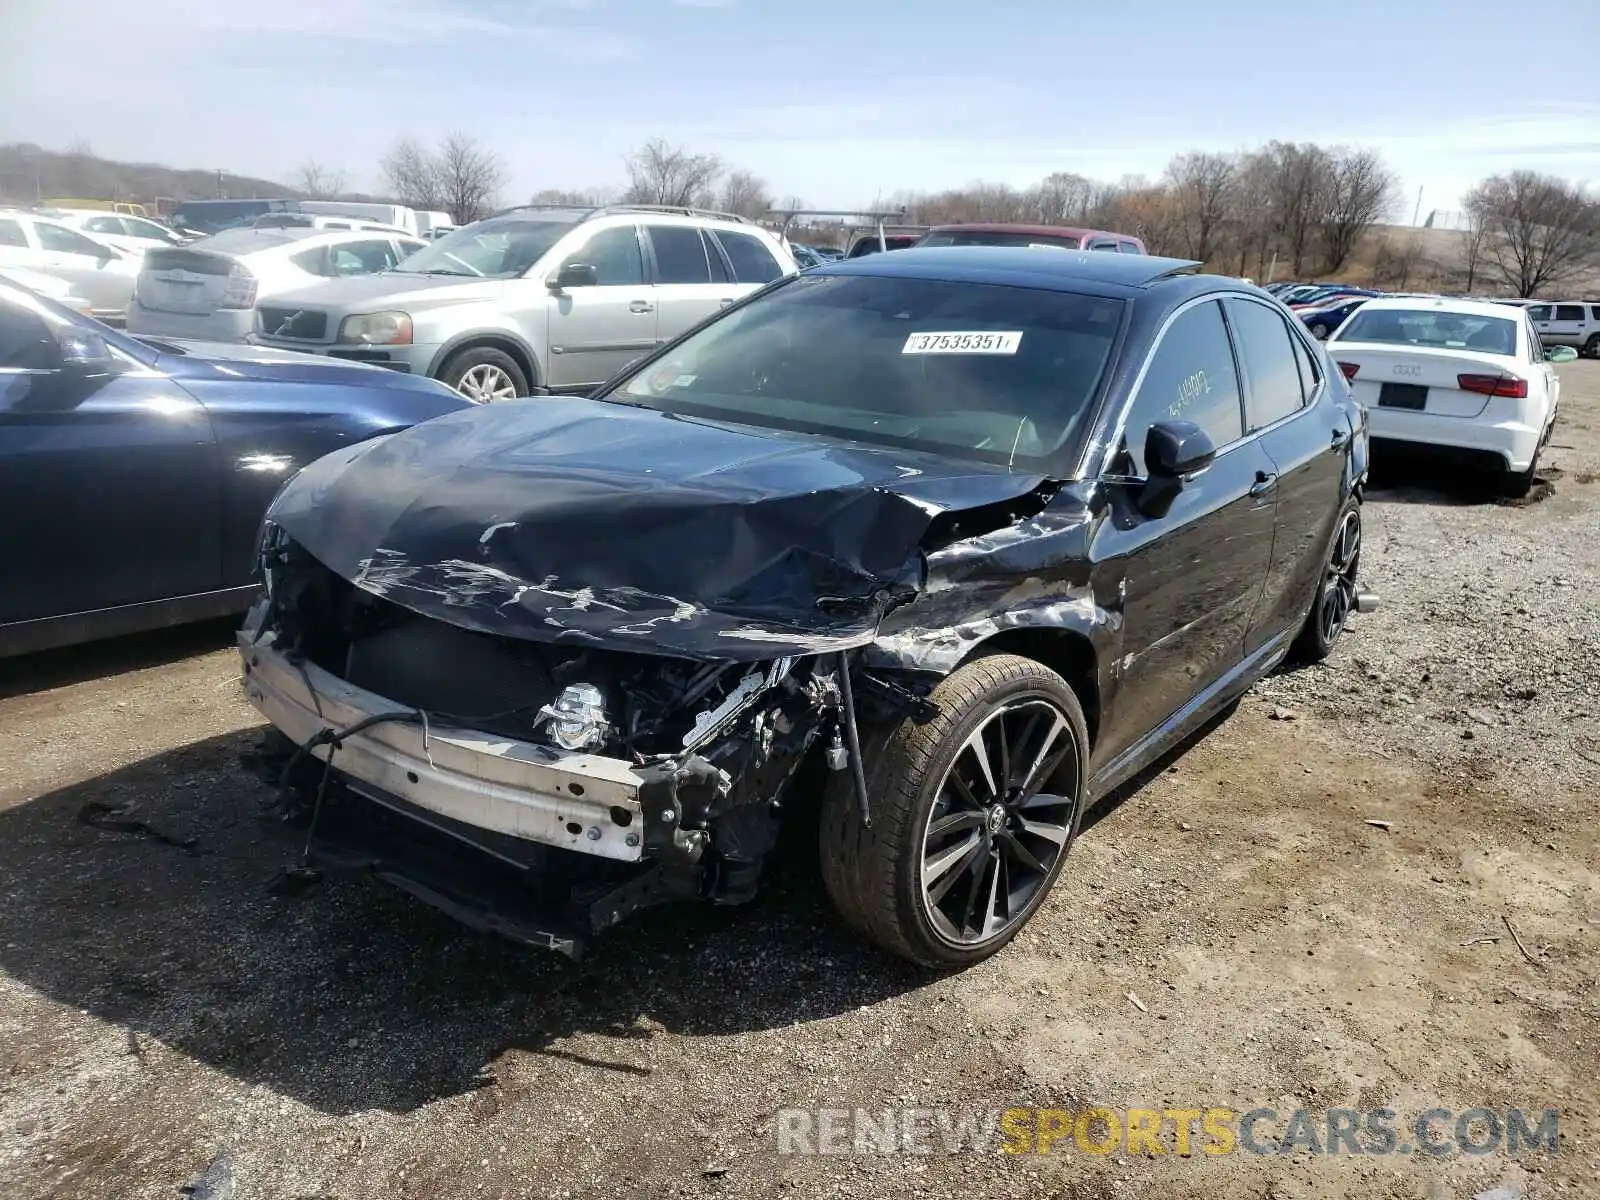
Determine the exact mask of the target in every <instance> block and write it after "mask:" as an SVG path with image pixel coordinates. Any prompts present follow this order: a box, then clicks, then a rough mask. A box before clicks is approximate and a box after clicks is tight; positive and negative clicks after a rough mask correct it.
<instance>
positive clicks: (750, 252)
mask: <svg viewBox="0 0 1600 1200" xmlns="http://www.w3.org/2000/svg"><path fill="white" fill-rule="evenodd" d="M716 238H717V240H718V241H720V242H721V243H722V248H723V249H724V250H726V251H727V252H728V258H729V260H730V261H731V262H732V263H733V273H734V274H735V275H736V276H737V277H738V281H739V282H740V283H771V282H772V281H773V280H774V279H777V278H778V277H779V276H780V275H782V274H783V268H782V267H781V266H779V265H778V260H777V258H776V257H774V256H773V253H772V251H770V250H768V249H767V247H766V243H764V242H763V241H762V240H761V239H760V238H758V237H756V236H754V235H753V234H748V233H736V232H734V231H733V230H731V229H719V230H717V232H716Z"/></svg>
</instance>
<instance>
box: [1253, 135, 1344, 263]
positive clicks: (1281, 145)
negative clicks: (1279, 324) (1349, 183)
mask: <svg viewBox="0 0 1600 1200" xmlns="http://www.w3.org/2000/svg"><path fill="white" fill-rule="evenodd" d="M1252 157H1254V158H1255V159H1256V160H1257V162H1258V163H1259V164H1260V166H1261V167H1262V168H1263V176H1264V182H1265V185H1266V186H1265V192H1266V196H1265V200H1266V202H1267V203H1268V204H1269V205H1270V206H1271V210H1272V230H1273V232H1274V233H1275V234H1276V235H1277V236H1278V237H1279V238H1281V239H1282V242H1283V249H1284V252H1285V253H1286V254H1287V255H1288V258H1289V263H1290V267H1289V269H1290V270H1291V271H1292V272H1293V273H1294V274H1295V275H1299V274H1300V273H1301V271H1302V270H1304V269H1305V266H1306V261H1307V259H1309V257H1310V256H1311V252H1312V249H1313V248H1314V246H1315V243H1316V239H1317V235H1318V233H1319V231H1320V228H1321V225H1322V218H1323V216H1324V214H1325V213H1326V211H1327V199H1328V193H1329V190H1330V176H1331V173H1332V172H1331V156H1330V155H1329V154H1328V152H1327V151H1326V150H1324V149H1323V148H1322V147H1321V146H1318V145H1316V144H1315V143H1311V142H1305V143H1300V142H1269V143H1267V145H1266V148H1265V149H1263V150H1261V151H1259V152H1258V153H1257V154H1255V155H1254V156H1252Z"/></svg>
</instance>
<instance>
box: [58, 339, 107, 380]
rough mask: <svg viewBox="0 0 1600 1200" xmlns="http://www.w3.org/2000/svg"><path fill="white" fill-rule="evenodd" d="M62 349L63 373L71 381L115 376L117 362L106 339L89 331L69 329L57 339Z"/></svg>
mask: <svg viewBox="0 0 1600 1200" xmlns="http://www.w3.org/2000/svg"><path fill="white" fill-rule="evenodd" d="M56 341H57V343H58V344H59V345H60V347H61V373H62V375H64V376H66V377H67V378H69V379H95V378H98V377H100V376H104V375H114V374H116V370H117V360H116V359H115V358H114V357H112V354H111V347H110V346H108V345H106V340H105V338H103V337H101V336H100V335H99V334H98V333H95V332H94V331H92V330H88V329H78V328H75V327H74V328H68V329H66V330H64V331H62V333H60V334H59V335H58V336H57V338H56Z"/></svg>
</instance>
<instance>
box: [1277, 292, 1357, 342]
mask: <svg viewBox="0 0 1600 1200" xmlns="http://www.w3.org/2000/svg"><path fill="white" fill-rule="evenodd" d="M1371 299H1372V297H1371V296H1345V297H1342V298H1340V300H1339V301H1338V302H1337V303H1335V304H1331V305H1329V306H1328V307H1326V308H1302V309H1300V310H1299V311H1298V312H1297V313H1296V314H1295V315H1296V316H1298V317H1299V318H1300V320H1301V323H1302V324H1304V325H1305V327H1306V332H1308V333H1309V334H1310V335H1311V336H1312V337H1314V338H1316V339H1317V341H1319V342H1322V341H1326V340H1327V338H1328V335H1329V334H1330V333H1332V332H1333V331H1334V330H1335V329H1337V328H1339V326H1341V325H1343V324H1344V323H1345V319H1346V318H1347V317H1349V315H1350V314H1351V313H1353V312H1355V311H1356V309H1358V308H1360V307H1361V306H1362V305H1363V304H1365V303H1366V302H1367V301H1368V300H1371Z"/></svg>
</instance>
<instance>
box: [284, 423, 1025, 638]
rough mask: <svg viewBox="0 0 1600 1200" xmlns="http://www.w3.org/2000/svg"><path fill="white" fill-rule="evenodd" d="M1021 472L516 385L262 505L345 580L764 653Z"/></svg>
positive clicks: (558, 632) (496, 611) (470, 624)
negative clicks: (517, 389)
mask: <svg viewBox="0 0 1600 1200" xmlns="http://www.w3.org/2000/svg"><path fill="white" fill-rule="evenodd" d="M1042 482H1043V479H1042V477H1041V476H1039V475H1037V474H1019V473H1014V472H1010V471H1006V470H1005V469H1003V468H1000V467H987V466H984V465H982V464H967V463H961V462H958V461H956V460H953V459H950V458H946V457H943V456H936V455H929V454H921V453H913V452H908V451H900V450H890V449H877V448H869V447H863V446H860V445H855V444H845V443H838V442H830V441H823V440H820V439H815V438H810V437H805V436H801V435H796V434H787V433H783V432H774V431H767V430H756V429H751V428H748V427H739V426H728V425H722V424H716V423H712V422H706V421H700V420H693V419H688V418H683V417H675V416H670V415H667V414H664V413H659V412H655V411H652V410H648V409H641V408H633V407H628V406H624V405H619V404H609V403H604V402H600V401H592V400H551V399H543V398H534V399H527V400H517V401H510V402H507V403H503V404H495V405H486V406H482V407H478V408H474V409H471V410H467V411H464V412H460V413H456V414H452V415H448V416H444V417H440V418H438V419H436V420H433V421H429V422H427V423H425V424H423V425H419V426H416V427H415V428H412V429H409V430H406V431H404V432H402V433H397V434H394V435H392V436H389V437H385V438H380V439H376V440H374V441H371V442H367V443H363V444H362V445H360V446H355V447H351V448H350V449H348V450H341V451H338V452H336V453H335V454H332V455H329V456H327V457H326V458H323V459H320V460H318V461H317V462H315V463H312V464H311V465H310V466H308V467H306V468H305V469H304V470H303V471H302V472H301V474H300V475H299V476H298V477H297V478H296V479H295V480H294V481H293V482H292V483H290V484H289V486H288V487H286V488H285V489H284V491H283V493H282V494H281V495H280V496H279V498H278V500H277V501H276V503H275V504H274V505H273V507H272V510H271V512H270V513H269V514H268V517H269V519H270V520H271V521H272V522H274V523H275V524H276V525H278V526H279V527H280V528H282V529H283V530H284V531H285V532H286V533H287V534H288V535H289V536H291V537H292V538H293V539H294V540H295V541H296V542H298V543H299V544H300V545H301V546H303V547H304V548H305V549H306V550H307V551H309V552H310V553H311V554H312V555H314V556H315V557H316V558H317V559H318V560H320V561H321V562H322V563H323V564H324V565H325V566H327V567H329V568H330V569H331V570H333V571H334V572H336V573H337V574H339V575H341V576H343V577H344V578H346V579H348V580H350V581H351V582H353V583H354V584H356V585H357V586H358V587H361V588H363V589H365V590H366V591H368V592H371V593H374V594H376V595H380V596H384V597H387V598H388V599H390V600H392V601H394V602H396V603H398V604H401V605H404V606H405V607H407V608H410V609H413V610H414V611H416V612H419V613H422V614H424V615H427V616H430V617H435V618H437V619H440V620H443V621H448V622H451V623H452V624H456V625H460V626H463V627H466V628H469V629H477V630H481V631H484V632H488V633H495V634H501V635H504V636H510V637H519V638H527V639H531V640H535V641H563V642H566V641H571V642H581V643H588V644H595V645H603V646H609V647H612V648H615V649H633V650H641V649H648V650H650V651H652V652H655V653H665V654H675V655H681V656H686V657H692V658H718V659H768V658H775V657H779V656H782V655H786V654H807V653H817V652H820V651H823V650H832V649H845V648H848V647H850V646H856V645H861V644H864V643H866V642H868V641H870V640H871V639H872V636H873V634H874V632H875V630H876V628H877V625H878V622H879V621H880V620H881V619H882V616H883V614H884V612H885V611H886V610H887V609H888V608H890V607H892V605H893V604H894V603H895V602H896V601H897V600H899V599H905V598H908V597H909V596H910V595H911V594H912V593H913V591H914V589H915V588H916V587H917V586H918V585H919V584H920V582H921V571H922V557H921V554H920V552H919V547H918V543H919V541H920V539H921V538H922V537H923V536H924V534H926V533H927V532H928V529H929V526H930V524H931V523H932V522H933V521H934V520H935V519H936V518H938V517H939V516H940V515H941V514H943V513H946V512H950V511H952V510H962V509H969V508H976V507H981V506H984V505H989V504H996V503H1001V502H1004V501H1007V500H1011V499H1016V498H1020V497H1024V496H1026V495H1028V494H1029V493H1030V492H1033V491H1034V490H1035V489H1037V488H1038V487H1039V486H1040V484H1041V483H1042Z"/></svg>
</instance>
